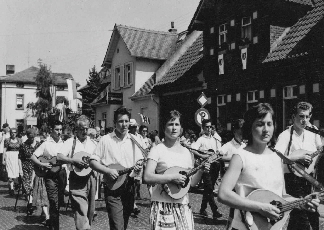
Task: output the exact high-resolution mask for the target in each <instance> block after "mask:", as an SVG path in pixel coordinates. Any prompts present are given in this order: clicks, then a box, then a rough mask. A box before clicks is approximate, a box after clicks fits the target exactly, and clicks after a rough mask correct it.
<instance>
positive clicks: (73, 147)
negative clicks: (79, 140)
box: [71, 137, 76, 158]
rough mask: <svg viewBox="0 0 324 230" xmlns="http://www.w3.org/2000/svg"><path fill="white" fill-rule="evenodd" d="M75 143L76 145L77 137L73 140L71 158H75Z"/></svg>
mask: <svg viewBox="0 0 324 230" xmlns="http://www.w3.org/2000/svg"><path fill="white" fill-rule="evenodd" d="M75 145H76V137H74V140H73V145H72V152H71V158H73V156H74V150H75Z"/></svg>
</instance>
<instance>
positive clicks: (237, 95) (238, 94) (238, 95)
mask: <svg viewBox="0 0 324 230" xmlns="http://www.w3.org/2000/svg"><path fill="white" fill-rule="evenodd" d="M240 100H241V94H240V93H237V94H236V101H240Z"/></svg>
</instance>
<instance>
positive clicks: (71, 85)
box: [66, 79, 77, 101]
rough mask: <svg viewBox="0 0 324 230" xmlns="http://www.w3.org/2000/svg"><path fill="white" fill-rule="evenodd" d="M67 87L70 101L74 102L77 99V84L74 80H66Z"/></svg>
mask: <svg viewBox="0 0 324 230" xmlns="http://www.w3.org/2000/svg"><path fill="white" fill-rule="evenodd" d="M66 82H67V85H68V95H69V101H72V100H73V99H77V91H76V84H75V81H74V80H73V79H66Z"/></svg>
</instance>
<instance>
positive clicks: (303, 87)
mask: <svg viewBox="0 0 324 230" xmlns="http://www.w3.org/2000/svg"><path fill="white" fill-rule="evenodd" d="M299 94H305V85H301V86H299Z"/></svg>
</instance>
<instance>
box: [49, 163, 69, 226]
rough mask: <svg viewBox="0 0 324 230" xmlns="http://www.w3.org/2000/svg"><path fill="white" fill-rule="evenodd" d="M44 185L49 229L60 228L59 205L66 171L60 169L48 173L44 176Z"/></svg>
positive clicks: (62, 198)
mask: <svg viewBox="0 0 324 230" xmlns="http://www.w3.org/2000/svg"><path fill="white" fill-rule="evenodd" d="M44 179H45V187H46V191H47V197H48V201H49V205H50V207H49V215H50V225H51V226H50V229H52V230H58V229H60V212H59V211H60V205H61V204H62V203H61V202H62V201H64V189H65V186H66V182H67V181H66V171H65V169H61V170H60V171H59V172H57V173H48V174H47V175H46V176H45V178H44Z"/></svg>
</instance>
